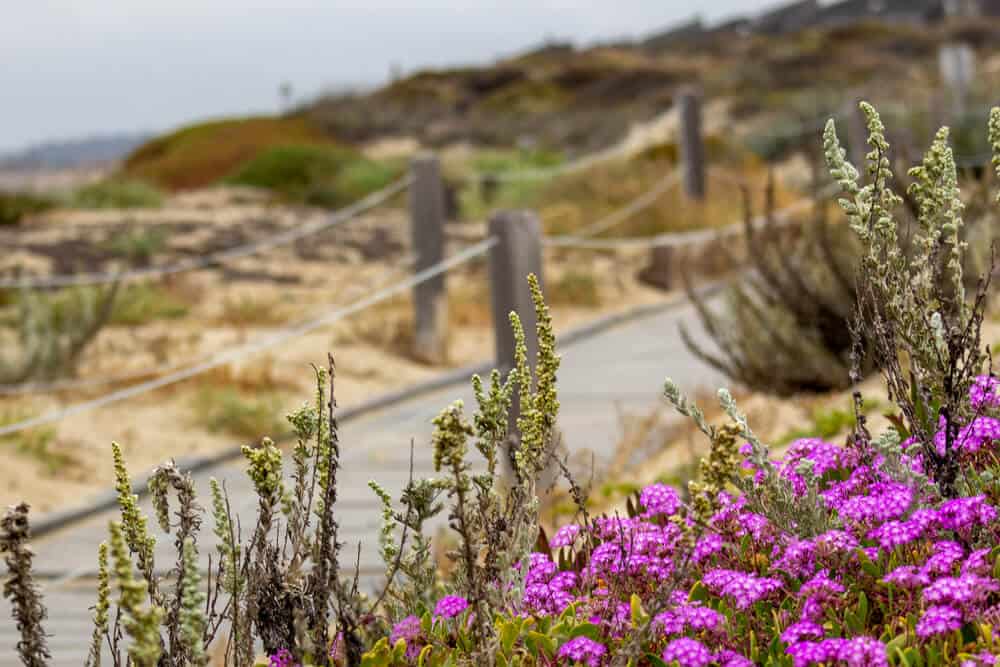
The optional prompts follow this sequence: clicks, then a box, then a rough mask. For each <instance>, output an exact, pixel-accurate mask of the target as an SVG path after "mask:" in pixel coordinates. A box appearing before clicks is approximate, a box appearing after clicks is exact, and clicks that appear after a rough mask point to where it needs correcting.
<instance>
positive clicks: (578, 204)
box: [539, 152, 797, 238]
mask: <svg viewBox="0 0 1000 667" xmlns="http://www.w3.org/2000/svg"><path fill="white" fill-rule="evenodd" d="M653 155H656V153H655V152H654V153H653ZM675 168H676V165H675V163H674V162H673V161H671V160H669V159H663V158H660V157H656V158H655V159H647V158H637V159H635V160H631V161H629V162H626V163H609V164H606V165H601V166H598V167H594V168H592V169H589V170H587V171H586V172H584V173H582V174H573V175H570V176H567V177H565V178H562V179H559V180H558V181H555V182H554V183H552V184H551V185H550V186H549V187H548V188H546V189H545V191H544V192H543V193H542V194H541V196H540V197H539V211H540V215H541V217H542V224H543V225H544V228H545V232H546V233H547V234H553V235H559V234H575V233H578V232H579V231H580V230H584V229H586V228H587V227H588V226H589V225H592V224H593V223H595V222H596V221H598V220H601V219H602V218H604V217H605V216H607V215H609V214H611V213H613V212H614V211H616V210H619V209H621V208H622V207H624V206H626V205H628V204H629V203H630V202H632V201H633V200H634V199H636V198H637V197H640V196H641V195H642V194H644V193H645V192H647V191H649V190H651V189H653V188H654V187H655V186H656V185H657V184H658V182H659V181H660V180H661V179H663V178H664V177H665V176H666V175H667V174H669V173H670V172H671V171H672V170H673V169H675ZM740 182H743V183H746V184H747V186H748V187H749V188H750V190H751V192H757V193H760V192H762V191H763V190H764V187H765V185H766V183H767V170H766V169H765V168H764V167H763V166H762V165H760V164H757V163H755V162H754V161H748V162H746V163H744V164H742V165H739V166H735V165H730V166H720V167H719V168H718V169H715V170H713V171H710V172H709V176H708V183H707V190H708V196H707V197H706V199H705V201H704V202H696V201H693V200H691V199H690V198H688V197H687V196H686V195H685V194H684V191H683V188H682V187H681V185H680V184H679V183H678V185H677V186H675V187H673V188H671V189H669V190H668V191H667V192H665V193H664V194H663V195H661V196H660V197H659V198H658V199H657V201H656V202H655V203H654V204H653V205H652V206H650V207H648V208H647V209H645V210H644V211H641V212H639V213H637V214H636V215H634V216H632V217H631V218H630V219H628V220H625V221H624V222H622V223H620V224H618V225H616V226H614V227H613V228H611V229H608V230H607V231H606V232H603V233H600V234H598V235H597V236H599V237H607V238H623V237H635V236H653V235H656V234H661V233H664V232H677V231H684V230H690V229H700V228H704V227H715V226H724V225H727V224H731V223H734V222H739V221H740V220H742V218H743V195H742V193H741V191H740V187H739V183H740ZM775 196H776V202H777V204H778V206H779V207H780V206H781V205H783V204H785V203H788V202H789V201H792V200H794V199H796V198H797V196H796V195H795V194H794V193H791V192H789V191H786V190H778V191H777V192H776V193H775ZM762 203H763V202H762V201H758V202H757V204H758V205H762Z"/></svg>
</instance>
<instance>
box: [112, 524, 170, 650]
mask: <svg viewBox="0 0 1000 667" xmlns="http://www.w3.org/2000/svg"><path fill="white" fill-rule="evenodd" d="M109 530H110V533H111V559H112V563H113V567H114V572H115V581H116V583H117V585H118V590H119V598H118V608H119V609H120V610H121V611H122V613H123V614H124V617H125V622H124V627H125V632H126V634H127V635H128V636H129V637H130V638H131V639H132V642H131V644H130V645H129V647H128V654H129V657H130V658H131V660H132V662H133V664H135V665H136V666H137V667H154V666H155V665H157V663H158V661H159V659H160V656H161V655H162V654H163V644H162V640H161V637H160V623H161V622H162V621H163V617H164V613H163V608H162V607H159V606H157V605H155V604H150V605H149V606H148V608H147V607H144V603H145V601H146V598H147V590H146V586H145V585H144V584H143V582H142V581H140V580H138V579H136V578H135V575H134V574H133V572H132V560H131V559H130V558H129V553H128V545H127V543H126V538H125V528H124V525H123V524H122V523H117V522H111V525H110V527H109Z"/></svg>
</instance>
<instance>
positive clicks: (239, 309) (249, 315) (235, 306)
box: [214, 294, 289, 329]
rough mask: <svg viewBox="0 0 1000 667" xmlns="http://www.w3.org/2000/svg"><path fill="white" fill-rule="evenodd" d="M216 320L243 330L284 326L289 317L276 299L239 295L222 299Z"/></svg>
mask: <svg viewBox="0 0 1000 667" xmlns="http://www.w3.org/2000/svg"><path fill="white" fill-rule="evenodd" d="M214 320H215V322H216V323H218V324H228V325H230V326H234V327H237V328H240V329H242V328H246V327H261V326H273V325H278V324H284V323H287V322H288V321H289V317H288V311H287V309H286V308H285V307H284V305H283V304H282V303H281V302H280V301H279V300H278V299H276V298H269V297H259V296H255V295H253V294H239V295H234V296H226V297H224V298H223V299H222V305H221V307H220V310H219V313H218V314H217V315H216V317H215V318H214Z"/></svg>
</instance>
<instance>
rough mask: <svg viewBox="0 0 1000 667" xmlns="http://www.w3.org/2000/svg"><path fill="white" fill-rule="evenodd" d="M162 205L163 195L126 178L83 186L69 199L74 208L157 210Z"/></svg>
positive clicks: (154, 189)
mask: <svg viewBox="0 0 1000 667" xmlns="http://www.w3.org/2000/svg"><path fill="white" fill-rule="evenodd" d="M162 204H163V193H162V192H160V190H159V189H157V188H155V187H154V186H152V185H150V184H148V183H145V182H143V181H138V180H134V179H128V178H124V179H111V180H107V181H100V182H97V183H92V184H90V185H85V186H83V187H82V188H80V189H79V190H77V191H76V192H74V193H73V195H72V196H71V197H70V205H71V206H74V207H76V208H93V209H104V208H113V209H122V208H125V209H128V208H158V207H159V206H160V205H162Z"/></svg>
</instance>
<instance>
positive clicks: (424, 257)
mask: <svg viewBox="0 0 1000 667" xmlns="http://www.w3.org/2000/svg"><path fill="white" fill-rule="evenodd" d="M410 173H411V174H412V177H413V182H412V184H411V185H410V216H411V221H410V233H411V234H412V238H413V248H414V250H415V251H416V255H417V257H416V263H415V266H414V271H415V272H419V271H423V270H424V269H427V268H429V267H431V266H434V265H435V264H437V263H439V262H440V261H442V260H443V259H444V221H445V198H444V184H443V182H442V180H441V169H440V167H439V165H438V159H437V157H436V156H434V155H433V154H429V153H422V154H420V155H418V156H416V157H415V158H414V159H413V161H412V163H411V164H410ZM413 308H414V313H413V315H414V328H415V331H414V335H413V350H412V352H413V356H414V357H415V358H416V359H418V360H419V361H423V362H424V363H428V364H441V363H444V362H446V361H447V359H448V345H447V343H448V292H447V289H446V287H445V279H444V274H441V275H439V276H436V277H434V278H431V279H430V280H425V281H424V282H422V283H420V284H419V285H417V286H415V287H414V288H413Z"/></svg>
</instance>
